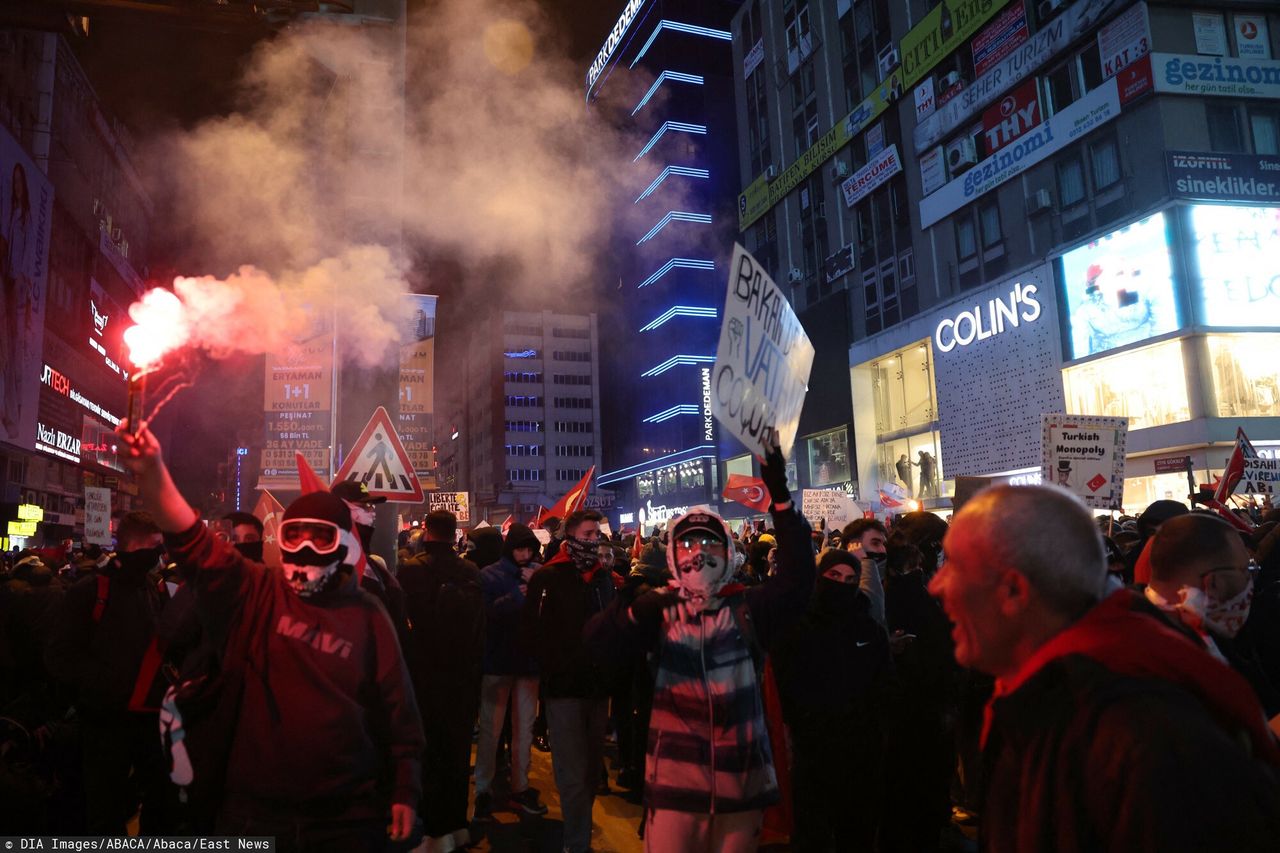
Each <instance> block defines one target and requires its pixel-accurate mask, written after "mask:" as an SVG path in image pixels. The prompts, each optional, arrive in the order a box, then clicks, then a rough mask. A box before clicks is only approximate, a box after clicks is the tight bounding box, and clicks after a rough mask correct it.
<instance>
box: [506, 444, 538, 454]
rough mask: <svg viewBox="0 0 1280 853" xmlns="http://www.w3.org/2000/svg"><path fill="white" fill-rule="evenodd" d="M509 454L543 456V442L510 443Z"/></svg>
mask: <svg viewBox="0 0 1280 853" xmlns="http://www.w3.org/2000/svg"><path fill="white" fill-rule="evenodd" d="M507 455H508V456H541V455H542V445H541V444H508V445H507Z"/></svg>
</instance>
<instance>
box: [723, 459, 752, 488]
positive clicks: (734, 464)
mask: <svg viewBox="0 0 1280 853" xmlns="http://www.w3.org/2000/svg"><path fill="white" fill-rule="evenodd" d="M731 474H741V475H742V476H743V477H754V476H755V468H754V467H752V464H751V454H750V453H744V454H742V455H741V456H735V457H733V458H732V459H726V460H725V463H724V478H725V482H728V480H729V475H731Z"/></svg>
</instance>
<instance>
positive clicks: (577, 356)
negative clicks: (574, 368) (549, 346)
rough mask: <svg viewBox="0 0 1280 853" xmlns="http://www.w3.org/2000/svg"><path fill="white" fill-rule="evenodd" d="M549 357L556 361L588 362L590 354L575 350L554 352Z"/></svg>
mask: <svg viewBox="0 0 1280 853" xmlns="http://www.w3.org/2000/svg"><path fill="white" fill-rule="evenodd" d="M551 357H552V358H554V359H555V360H556V361H590V360H591V353H589V352H579V351H575V350H554V351H553V352H552V353H551Z"/></svg>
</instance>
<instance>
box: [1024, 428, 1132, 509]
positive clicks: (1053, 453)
mask: <svg viewBox="0 0 1280 853" xmlns="http://www.w3.org/2000/svg"><path fill="white" fill-rule="evenodd" d="M1043 435H1044V438H1043V445H1042V460H1041V469H1040V473H1041V476H1042V477H1043V478H1044V480H1043V481H1044V482H1045V483H1053V484H1055V485H1058V486H1061V487H1062V488H1064V489H1066V490H1067V491H1069V492H1071V493H1072V494H1074V495H1076V496H1077V497H1078V498H1080V499H1081V500H1082V501H1084V505H1085V506H1087V507H1089V508H1090V509H1119V508H1120V503H1121V501H1122V500H1123V499H1124V461H1125V442H1126V440H1127V438H1128V435H1129V419H1128V418H1103V417H1093V416H1089V415H1063V414H1051V415H1045V416H1044V433H1043Z"/></svg>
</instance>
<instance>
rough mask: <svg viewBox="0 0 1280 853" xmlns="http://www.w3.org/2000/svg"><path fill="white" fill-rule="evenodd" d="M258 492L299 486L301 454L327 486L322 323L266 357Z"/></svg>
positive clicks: (327, 374)
mask: <svg viewBox="0 0 1280 853" xmlns="http://www.w3.org/2000/svg"><path fill="white" fill-rule="evenodd" d="M262 408H263V417H264V420H265V425H264V435H263V445H262V462H261V468H260V474H261V479H260V481H259V483H258V488H260V489H275V490H282V491H287V490H291V489H296V488H298V470H297V462H296V461H295V459H294V454H295V453H298V452H301V453H302V454H303V456H305V457H306V459H307V463H308V464H309V465H310V466H311V467H312V469H314V470H315V472H316V475H317V476H318V477H319V478H320V479H321V480H324V481H325V482H328V481H329V479H330V477H331V475H332V472H333V468H332V465H331V459H330V447H331V445H332V444H333V438H332V436H333V330H332V328H330V327H328V326H327V325H326V326H324V327H321V328H320V329H317V330H314V332H313V334H312V335H311V336H310V337H308V338H306V339H305V340H302V341H299V342H298V343H296V344H294V345H293V346H291V347H289V348H287V349H285V350H284V351H282V352H276V353H267V355H266V379H265V382H264V383H263V402H262Z"/></svg>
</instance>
